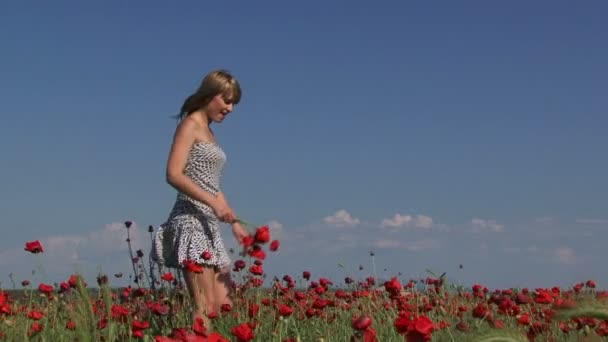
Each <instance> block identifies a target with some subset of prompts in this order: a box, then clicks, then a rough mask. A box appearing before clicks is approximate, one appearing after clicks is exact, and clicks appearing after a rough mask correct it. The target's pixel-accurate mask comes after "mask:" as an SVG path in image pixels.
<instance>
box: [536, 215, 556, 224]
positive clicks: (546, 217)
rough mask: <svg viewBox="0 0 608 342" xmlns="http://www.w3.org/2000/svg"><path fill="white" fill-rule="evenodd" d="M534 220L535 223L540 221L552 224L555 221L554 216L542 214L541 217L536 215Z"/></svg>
mask: <svg viewBox="0 0 608 342" xmlns="http://www.w3.org/2000/svg"><path fill="white" fill-rule="evenodd" d="M534 221H535V222H536V223H541V224H552V223H554V222H555V218H553V217H550V216H543V217H537V218H536V219H534Z"/></svg>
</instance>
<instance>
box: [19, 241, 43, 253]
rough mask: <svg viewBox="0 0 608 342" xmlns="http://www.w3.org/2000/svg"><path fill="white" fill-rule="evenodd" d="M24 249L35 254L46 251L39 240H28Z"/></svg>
mask: <svg viewBox="0 0 608 342" xmlns="http://www.w3.org/2000/svg"><path fill="white" fill-rule="evenodd" d="M24 250H26V251H28V252H31V253H34V254H38V253H42V252H44V248H42V244H41V243H40V241H38V240H35V241H30V242H26V243H25V248H24Z"/></svg>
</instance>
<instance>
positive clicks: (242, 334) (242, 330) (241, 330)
mask: <svg viewBox="0 0 608 342" xmlns="http://www.w3.org/2000/svg"><path fill="white" fill-rule="evenodd" d="M230 331H231V332H232V335H234V336H235V337H236V338H237V340H238V341H239V342H247V341H251V340H253V338H254V336H253V330H252V329H251V327H250V326H249V324H247V323H242V324H240V325H238V326H236V327H232V329H230Z"/></svg>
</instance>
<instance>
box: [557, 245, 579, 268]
mask: <svg viewBox="0 0 608 342" xmlns="http://www.w3.org/2000/svg"><path fill="white" fill-rule="evenodd" d="M554 257H555V259H556V261H557V262H559V263H560V264H566V265H572V264H574V263H576V260H577V257H576V254H575V253H574V250H573V249H572V248H570V247H560V248H558V249H556V250H555V251H554Z"/></svg>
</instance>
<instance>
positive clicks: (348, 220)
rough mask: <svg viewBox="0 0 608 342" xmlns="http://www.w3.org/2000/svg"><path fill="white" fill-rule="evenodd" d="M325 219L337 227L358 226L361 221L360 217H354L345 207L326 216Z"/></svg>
mask: <svg viewBox="0 0 608 342" xmlns="http://www.w3.org/2000/svg"><path fill="white" fill-rule="evenodd" d="M323 221H324V222H325V223H328V224H331V225H334V226H337V227H343V226H356V225H357V224H359V222H360V221H359V219H358V218H353V217H352V215H351V214H350V213H349V212H348V211H346V210H344V209H341V210H338V211H337V212H336V213H335V214H333V215H331V216H327V217H325V218H324V219H323Z"/></svg>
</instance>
